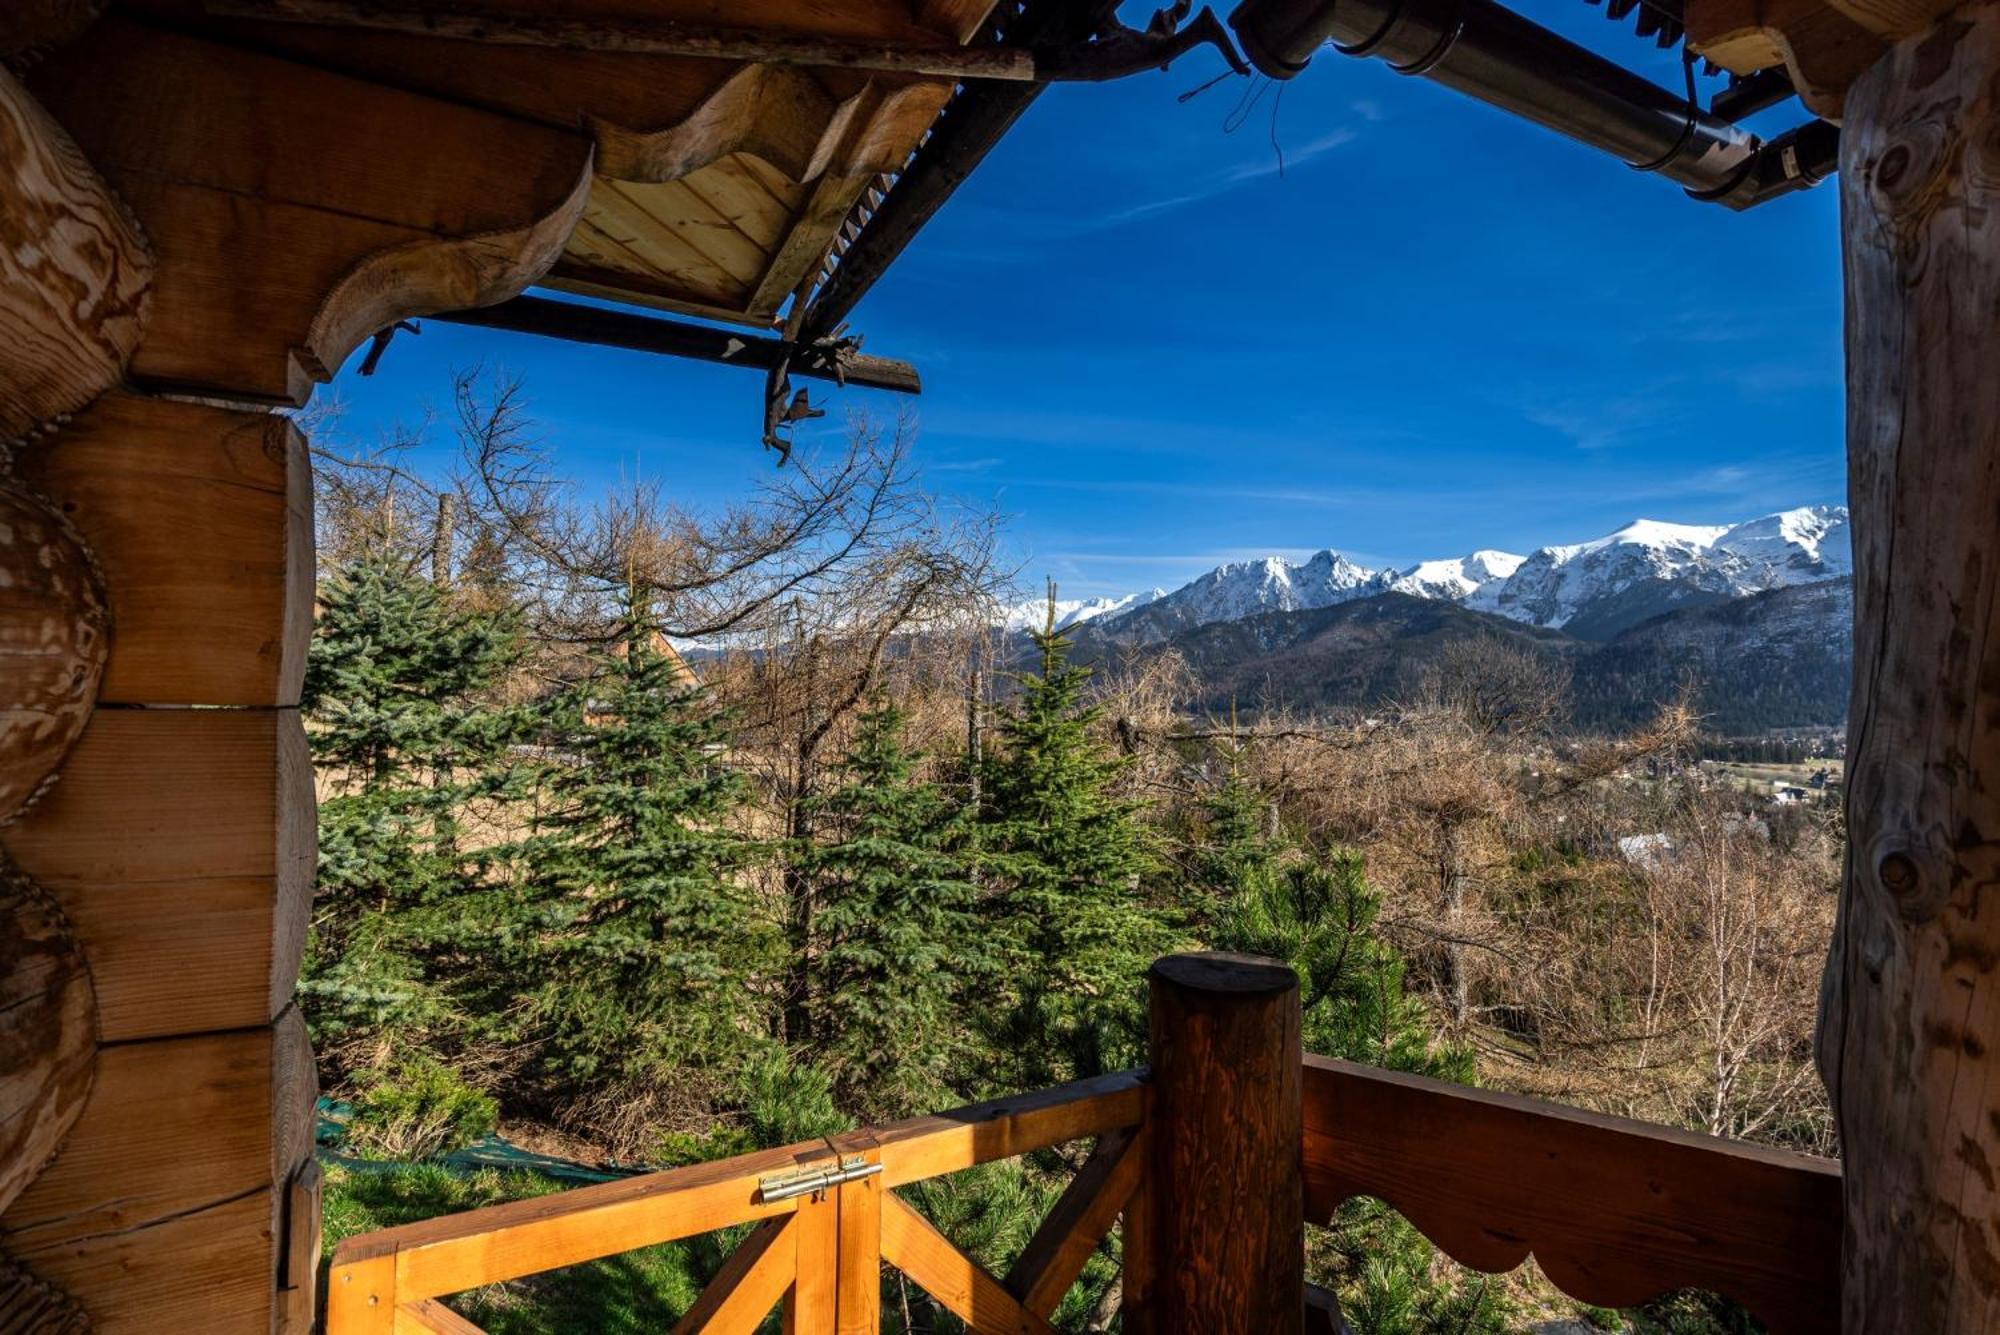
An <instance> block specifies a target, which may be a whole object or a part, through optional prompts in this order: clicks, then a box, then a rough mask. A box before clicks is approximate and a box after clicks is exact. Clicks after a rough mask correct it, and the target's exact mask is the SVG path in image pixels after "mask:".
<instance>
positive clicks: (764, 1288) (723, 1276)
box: [673, 1217, 798, 1335]
mask: <svg viewBox="0 0 2000 1335" xmlns="http://www.w3.org/2000/svg"><path fill="white" fill-rule="evenodd" d="M795 1227H797V1219H796V1217H794V1218H791V1219H766V1220H765V1221H764V1222H763V1223H761V1224H759V1225H757V1227H756V1228H754V1229H752V1230H751V1232H750V1236H749V1237H747V1238H745V1239H743V1241H741V1242H739V1243H737V1244H736V1250H735V1251H733V1252H731V1253H730V1254H729V1259H728V1260H727V1261H724V1262H723V1263H722V1269H720V1270H718V1271H716V1272H715V1278H714V1279H712V1280H710V1281H709V1282H708V1287H707V1288H705V1289H703V1290H702V1291H701V1296H700V1297H699V1298H697V1299H695V1303H694V1306H693V1307H690V1308H689V1309H688V1310H687V1314H686V1315H685V1316H683V1317H682V1318H681V1319H680V1320H679V1321H678V1322H676V1323H675V1324H674V1330H673V1335H752V1333H753V1332H754V1331H755V1330H756V1329H757V1327H758V1326H759V1325H761V1324H763V1321H764V1318H765V1317H767V1316H769V1315H770V1314H771V1309H772V1308H773V1307H776V1306H777V1305H778V1300H779V1299H781V1298H783V1297H784V1296H785V1291H786V1290H787V1289H789V1288H791V1287H792V1276H793V1275H794V1274H795V1273H796V1272H797V1266H798V1252H797V1247H796V1243H795V1241H794V1236H793V1233H792V1230H793V1229H794V1228H795Z"/></svg>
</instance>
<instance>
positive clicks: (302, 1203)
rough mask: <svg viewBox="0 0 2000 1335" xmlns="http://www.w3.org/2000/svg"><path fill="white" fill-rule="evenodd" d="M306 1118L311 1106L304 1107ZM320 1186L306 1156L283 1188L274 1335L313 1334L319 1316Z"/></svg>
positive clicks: (318, 1175)
mask: <svg viewBox="0 0 2000 1335" xmlns="http://www.w3.org/2000/svg"><path fill="white" fill-rule="evenodd" d="M306 1115H307V1117H311V1116H312V1109H310V1108H308V1109H307V1110H306ZM323 1186H324V1182H323V1175H322V1174H321V1172H320V1167H319V1162H318V1161H317V1160H315V1159H312V1158H310V1157H308V1158H307V1159H306V1161H305V1162H304V1163H303V1164H300V1165H299V1167H298V1169H297V1170H296V1171H295V1172H293V1174H292V1177H291V1181H290V1183H289V1184H288V1185H287V1186H286V1189H285V1228H284V1231H283V1233H282V1234H281V1235H280V1237H281V1239H282V1243H283V1245H282V1248H281V1250H280V1252H279V1256H280V1258H281V1259H282V1262H283V1269H282V1272H281V1273H280V1274H279V1276H278V1313H277V1316H278V1319H277V1335H313V1331H314V1326H315V1324H316V1323H317V1321H318V1319H319V1312H318V1306H319V1304H318V1301H317V1298H318V1293H319V1252H320V1226H321V1207H320V1194H321V1190H322V1188H323Z"/></svg>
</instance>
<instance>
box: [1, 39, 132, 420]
mask: <svg viewBox="0 0 2000 1335" xmlns="http://www.w3.org/2000/svg"><path fill="white" fill-rule="evenodd" d="M152 274H153V257H152V254H151V252H150V251H149V250H148V249H147V246H146V241H145V238H144V237H143V236H142V235H141V234H140V232H139V228H138V225H137V224H136V223H135V222H134V221H133V219H132V217H131V215H130V213H128V212H127V210H126V208H125V206H124V205H123V204H122V203H121V202H120V201H119V199H118V198H117V196H116V195H114V194H113V193H112V191H111V188H110V187H109V186H107V185H106V184H105V183H104V180H103V178H102V177H100V176H99V175H98V174H97V173H96V172H95V171H93V170H92V169H91V165H90V163H89V162H87V161H86V160H85V159H84V156H83V153H82V152H81V151H80V150H79V149H78V148H77V146H76V144H75V143H74V142H73V141H72V140H71V139H70V137H69V135H68V134H67V133H65V132H64V130H63V128H62V127H61V126H60V125H58V124H57V123H56V122H55V120H54V118H52V117H51V116H50V115H49V114H48V113H47V112H46V111H44V110H43V109H42V107H41V104H40V103H38V102H36V101H35V99H34V97H33V96H31V95H30V94H29V92H28V90H27V89H26V88H24V87H22V85H21V84H20V82H19V81H18V80H16V79H15V78H14V76H13V75H11V74H9V73H7V72H6V71H5V70H0V328H5V329H7V330H9V331H11V333H10V336H9V337H8V338H6V339H4V340H0V442H4V441H8V440H16V439H19V438H20V437H21V436H23V435H25V434H26V433H28V432H29V431H31V430H33V429H35V428H37V427H39V426H41V425H43V424H44V423H47V422H49V421H50V420H52V419H54V418H57V417H59V416H61V415H63V414H65V413H72V412H75V411H76V410H77V409H79V408H81V407H83V406H84V405H85V404H87V403H89V402H90V401H91V400H92V399H94V398H96V397H97V396H98V395H99V394H101V393H103V392H104V391H105V390H107V389H109V388H110V387H111V386H113V385H115V384H117V383H118V380H119V378H120V377H121V376H123V375H124V373H125V365H126V363H127V362H128V361H129V360H130V359H131V356H132V352H133V349H134V348H136V347H137V346H138V344H139V335H140V332H141V330H143V329H144V327H145V320H146V305H147V290H148V287H149V285H150V283H151V280H152Z"/></svg>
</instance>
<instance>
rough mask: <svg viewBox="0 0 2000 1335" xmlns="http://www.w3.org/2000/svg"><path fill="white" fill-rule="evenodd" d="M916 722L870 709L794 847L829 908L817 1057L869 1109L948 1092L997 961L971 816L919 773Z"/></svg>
mask: <svg viewBox="0 0 2000 1335" xmlns="http://www.w3.org/2000/svg"><path fill="white" fill-rule="evenodd" d="M905 723H906V719H905V715H904V714H903V712H902V711H901V710H899V709H898V708H896V707H895V706H894V705H893V704H890V703H887V702H886V701H885V702H880V703H877V704H875V705H874V706H873V707H871V708H870V709H868V710H867V712H865V713H863V714H862V715H861V716H860V718H859V719H858V721H857V726H856V732H855V736H854V740H853V743H852V745H851V747H850V748H849V750H848V753H847V755H846V757H845V758H844V759H843V760H842V761H841V763H840V765H839V767H838V785H837V786H836V787H835V788H834V789H833V790H832V791H831V792H828V793H826V794H825V795H823V796H821V797H819V798H817V799H815V801H814V803H813V805H814V814H815V816H816V820H815V822H814V823H815V826H816V827H817V829H818V830H819V833H820V838H819V839H817V840H815V841H814V842H812V843H811V844H809V845H807V846H805V847H803V848H800V849H797V850H795V853H794V856H795V857H797V858H798V861H799V867H800V870H801V872H802V873H803V875H804V876H805V878H806V879H807V882H808V883H809V884H810V885H811V887H812V893H813V896H814V902H815V904H816V905H817V911H816V913H815V916H814V920H813V937H814V942H813V947H812V949H813V956H812V958H811V959H810V960H809V961H808V969H807V976H808V979H809V981H810V989H811V991H810V998H809V1001H808V1005H809V1008H810V1010H811V1013H812V1021H813V1022H812V1033H813V1050H814V1051H813V1056H814V1058H815V1060H816V1062H817V1063H818V1064H819V1065H820V1066H821V1067H823V1068H824V1069H825V1070H827V1071H828V1072H829V1073H830V1074H831V1075H832V1076H833V1078H834V1080H835V1084H836V1087H837V1089H838V1090H839V1091H840V1094H841V1101H842V1104H843V1106H845V1107H847V1108H849V1109H852V1110H854V1111H855V1112H856V1113H857V1114H858V1115H860V1116H863V1117H864V1118H867V1119H884V1118H891V1117H898V1116H909V1115H911V1114H913V1113H916V1112H920V1111H925V1110H928V1109H930V1108H933V1107H936V1106H940V1105H942V1104H943V1103H944V1102H946V1101H947V1096H948V1095H949V1093H950V1092H951V1091H950V1076H951V1075H952V1073H953V1072H954V1071H956V1070H958V1069H959V1068H961V1067H962V1066H963V1065H964V1064H965V1056H966V1053H965V1046H966V1045H965V1038H964V1032H965V1031H964V1027H963V1023H962V1020H961V1018H960V1016H959V1015H958V1014H957V1009H958V1007H959V1006H960V1005H961V1003H962V1002H963V1000H964V999H965V998H966V996H967V995H968V994H969V992H970V991H971V989H972V986H973V984H974V983H975V982H977V981H978V980H979V979H980V978H981V977H982V976H983V975H984V974H985V972H986V971H987V968H988V965H989V961H988V959H987V956H986V951H985V948H984V944H983V938H982V934H981V932H980V928H979V923H978V921H977V919H976V917H975V903H974V901H975V899H976V898H977V895H978V889H977V887H976V886H975V885H974V884H973V882H972V880H971V877H970V870H969V866H968V862H967V840H968V835H969V833H970V831H969V828H968V825H969V822H968V821H967V813H966V812H965V811H964V810H963V809H962V808H960V807H959V806H958V805H957V804H956V803H954V802H953V801H952V800H951V799H950V798H948V797H947V796H946V794H945V793H944V792H943V790H941V789H940V788H939V787H938V786H937V785H935V784H933V783H930V782H927V781H925V780H923V779H921V778H919V777H918V775H917V767H918V764H919V763H920V761H921V757H920V756H918V755H916V754H914V753H912V752H910V751H908V750H907V749H905V743H904V727H905Z"/></svg>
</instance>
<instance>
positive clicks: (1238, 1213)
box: [1125, 952, 1305, 1335]
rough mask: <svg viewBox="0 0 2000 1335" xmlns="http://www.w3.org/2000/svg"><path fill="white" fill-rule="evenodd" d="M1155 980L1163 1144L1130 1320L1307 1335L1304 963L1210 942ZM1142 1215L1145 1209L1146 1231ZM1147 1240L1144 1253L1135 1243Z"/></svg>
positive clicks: (1240, 1333)
mask: <svg viewBox="0 0 2000 1335" xmlns="http://www.w3.org/2000/svg"><path fill="white" fill-rule="evenodd" d="M1150 981H1151V986H1152V1068H1153V1083H1152V1107H1151V1111H1150V1113H1149V1114H1148V1116H1147V1126H1148V1128H1149V1131H1148V1138H1149V1140H1150V1142H1151V1146H1150V1153H1149V1155H1148V1163H1147V1174H1146V1186H1145V1188H1144V1190H1143V1193H1142V1194H1143V1195H1144V1196H1145V1197H1146V1200H1145V1201H1144V1203H1143V1204H1142V1205H1141V1206H1139V1207H1138V1208H1136V1209H1134V1210H1133V1211H1131V1212H1130V1213H1129V1214H1128V1216H1127V1218H1128V1225H1127V1235H1126V1238H1127V1251H1128V1255H1127V1259H1126V1266H1127V1285H1126V1326H1125V1329H1126V1330H1127V1331H1132V1332H1145V1333H1146V1335H1180V1333H1181V1332H1187V1333H1188V1335H1196V1333H1197V1332H1199V1333H1200V1335H1300V1332H1302V1331H1303V1330H1304V1320H1305V1196H1304V1179H1303V1176H1302V1174H1301V1169H1300V1156H1301V1150H1302V1145H1303V1141H1304V1136H1305V1127H1304V1117H1303V1113H1302V1107H1303V1104H1302V1086H1303V1075H1302V1071H1303V1061H1304V1054H1303V1052H1302V1051H1301V1049H1300V1045H1299V980H1298V976H1297V975H1296V974H1294V973H1293V972H1292V971H1291V970H1290V969H1289V968H1287V967H1285V966H1284V965H1282V964H1278V963H1276V962H1274V961H1272V960H1267V959H1262V958H1259V957H1257V956H1254V955H1230V954H1223V953H1219V952H1211V953H1203V954H1193V955H1169V956H1167V957H1166V958H1165V959H1162V960H1159V961H1157V962H1155V963H1154V965H1153V968H1152V971H1151V973H1150ZM1134 1218H1143V1220H1144V1226H1143V1227H1142V1228H1140V1229H1139V1230H1137V1236H1135V1233H1134V1230H1133V1229H1132V1227H1131V1223H1130V1221H1131V1220H1132V1219H1134ZM1135 1243H1137V1244H1138V1245H1139V1246H1140V1247H1143V1249H1144V1251H1145V1253H1146V1254H1145V1255H1143V1256H1140V1255H1134V1254H1132V1253H1133V1252H1134V1250H1135V1247H1134V1244H1135ZM1135 1272H1136V1276H1137V1277H1142V1278H1141V1282H1139V1283H1134V1282H1133V1279H1134V1278H1135Z"/></svg>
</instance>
